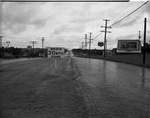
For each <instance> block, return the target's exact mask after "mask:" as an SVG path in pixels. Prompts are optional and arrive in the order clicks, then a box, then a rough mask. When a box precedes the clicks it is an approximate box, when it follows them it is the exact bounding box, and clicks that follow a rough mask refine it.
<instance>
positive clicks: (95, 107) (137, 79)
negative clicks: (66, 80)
mask: <svg viewBox="0 0 150 118" xmlns="http://www.w3.org/2000/svg"><path fill="white" fill-rule="evenodd" d="M74 61H75V64H76V67H77V72H78V77H79V78H78V79H77V81H78V83H79V85H80V90H81V92H82V96H83V99H84V101H85V104H86V107H87V109H88V117H89V118H150V69H147V68H142V67H138V66H133V65H129V64H122V63H116V62H111V61H105V60H97V59H88V58H74Z"/></svg>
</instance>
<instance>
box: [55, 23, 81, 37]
mask: <svg viewBox="0 0 150 118" xmlns="http://www.w3.org/2000/svg"><path fill="white" fill-rule="evenodd" d="M81 32H84V25H82V24H78V25H74V24H69V25H67V24H65V25H61V26H59V27H57V28H56V29H55V30H54V34H56V35H59V34H63V33H65V34H68V33H81Z"/></svg>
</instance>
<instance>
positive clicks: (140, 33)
mask: <svg viewBox="0 0 150 118" xmlns="http://www.w3.org/2000/svg"><path fill="white" fill-rule="evenodd" d="M140 39H141V32H140V31H139V40H140Z"/></svg>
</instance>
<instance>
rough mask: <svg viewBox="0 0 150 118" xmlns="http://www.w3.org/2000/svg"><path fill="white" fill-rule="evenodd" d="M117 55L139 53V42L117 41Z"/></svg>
mask: <svg viewBox="0 0 150 118" xmlns="http://www.w3.org/2000/svg"><path fill="white" fill-rule="evenodd" d="M117 53H141V41H140V40H118V45H117Z"/></svg>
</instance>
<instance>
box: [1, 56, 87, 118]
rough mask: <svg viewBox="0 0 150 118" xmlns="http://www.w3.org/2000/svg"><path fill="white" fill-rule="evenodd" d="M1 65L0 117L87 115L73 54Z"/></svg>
mask: <svg viewBox="0 0 150 118" xmlns="http://www.w3.org/2000/svg"><path fill="white" fill-rule="evenodd" d="M0 66H1V67H0V118H86V115H85V111H84V109H85V108H84V104H83V103H84V102H83V99H82V97H81V95H80V92H78V86H77V85H76V83H75V82H76V81H75V80H74V78H75V77H74V71H73V67H72V59H71V58H69V57H68V58H63V59H59V58H58V59H54V58H53V59H49V58H41V59H34V60H26V61H25V60H24V61H14V62H12V63H8V64H2V65H0Z"/></svg>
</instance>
